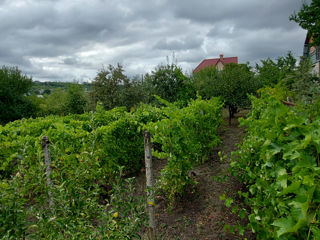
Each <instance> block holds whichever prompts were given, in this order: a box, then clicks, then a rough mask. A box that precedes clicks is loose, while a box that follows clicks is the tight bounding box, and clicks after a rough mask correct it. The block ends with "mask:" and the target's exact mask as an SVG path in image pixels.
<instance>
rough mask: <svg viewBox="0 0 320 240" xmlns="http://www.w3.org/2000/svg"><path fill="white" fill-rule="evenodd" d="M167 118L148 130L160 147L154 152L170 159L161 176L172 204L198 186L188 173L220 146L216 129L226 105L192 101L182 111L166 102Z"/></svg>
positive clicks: (213, 99) (164, 189)
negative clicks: (189, 188)
mask: <svg viewBox="0 0 320 240" xmlns="http://www.w3.org/2000/svg"><path fill="white" fill-rule="evenodd" d="M160 101H161V102H162V103H164V104H166V105H167V107H164V108H162V111H163V113H164V114H165V115H166V117H165V118H163V119H161V120H160V121H157V122H153V123H149V124H148V125H147V129H149V130H150V132H151V133H152V135H153V139H152V141H153V142H154V143H158V144H160V145H161V151H157V150H155V151H154V155H156V156H158V157H160V158H168V165H167V166H166V167H165V168H164V169H163V170H162V172H161V179H160V188H161V189H162V190H163V191H164V192H165V193H166V194H167V196H168V201H169V203H170V204H172V203H173V202H174V200H175V198H176V197H177V196H179V195H182V194H183V193H184V192H185V190H186V188H187V187H188V186H190V185H194V184H195V182H194V180H193V179H192V178H190V177H189V175H188V174H189V171H190V170H192V169H193V167H194V166H195V165H196V164H200V163H202V162H203V161H204V160H205V157H206V155H207V154H208V151H209V150H210V149H211V148H212V147H214V146H217V145H218V144H219V142H220V141H219V137H218V133H217V127H218V126H219V124H220V123H221V108H222V105H223V103H222V102H221V101H220V100H219V99H218V98H212V99H211V100H208V101H205V100H202V99H201V98H198V99H197V100H192V101H191V102H190V103H189V105H188V106H187V107H185V108H179V107H177V106H175V105H174V104H170V103H169V102H166V101H164V100H161V99H160Z"/></svg>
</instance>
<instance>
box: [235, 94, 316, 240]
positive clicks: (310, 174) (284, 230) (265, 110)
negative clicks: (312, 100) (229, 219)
mask: <svg viewBox="0 0 320 240" xmlns="http://www.w3.org/2000/svg"><path fill="white" fill-rule="evenodd" d="M272 92H277V91H276V90H274V89H271V90H270V89H265V90H262V91H261V97H260V98H255V97H251V101H252V110H251V112H250V114H249V115H248V117H247V119H245V120H244V119H242V121H241V124H242V125H246V126H247V131H248V133H247V136H246V137H245V139H244V141H243V143H242V144H241V146H240V150H238V151H237V152H235V156H236V157H235V158H234V159H233V162H232V163H231V166H232V169H233V170H234V174H235V175H236V176H238V177H239V178H240V179H241V180H242V181H243V182H244V183H245V184H246V186H247V188H248V190H249V193H250V194H249V196H248V195H245V194H244V196H247V197H246V202H247V204H248V205H249V206H250V207H251V213H250V215H249V220H250V224H249V225H250V227H251V228H252V231H254V232H257V236H258V238H259V239H319V237H320V236H319V231H320V229H319V219H320V218H319V214H320V209H319V206H320V187H319V186H320V168H319V156H320V115H319V114H317V115H313V113H312V112H310V111H308V110H307V108H306V106H305V105H301V106H299V105H297V106H295V107H292V106H291V107H289V106H286V105H284V104H283V103H282V102H281V99H279V96H278V97H275V96H274V94H272Z"/></svg>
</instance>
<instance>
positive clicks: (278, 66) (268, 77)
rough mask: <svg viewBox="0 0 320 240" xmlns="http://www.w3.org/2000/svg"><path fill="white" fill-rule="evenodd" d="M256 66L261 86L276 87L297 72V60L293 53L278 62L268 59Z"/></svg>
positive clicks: (278, 59)
mask: <svg viewBox="0 0 320 240" xmlns="http://www.w3.org/2000/svg"><path fill="white" fill-rule="evenodd" d="M261 63H262V64H261V65H258V64H256V70H257V81H258V82H259V84H260V85H261V86H275V85H276V84H277V83H279V82H281V81H282V80H283V79H285V78H286V77H288V75H290V74H292V73H293V72H294V70H295V65H296V59H295V58H294V57H293V56H292V54H291V52H289V53H288V54H287V56H285V57H279V58H277V60H276V61H273V60H272V59H270V58H268V59H266V60H262V61H261Z"/></svg>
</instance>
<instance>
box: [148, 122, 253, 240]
mask: <svg viewBox="0 0 320 240" xmlns="http://www.w3.org/2000/svg"><path fill="white" fill-rule="evenodd" d="M225 122H227V121H225ZM220 134H221V140H222V144H221V146H220V147H219V148H217V149H215V150H214V151H213V152H212V156H210V160H209V161H208V162H206V163H205V164H203V165H202V166H199V167H197V168H196V169H195V171H194V172H195V174H196V175H195V179H196V181H197V182H198V184H197V186H196V189H195V193H193V194H187V196H185V197H184V199H182V200H181V201H180V202H179V203H178V204H177V206H176V207H175V208H174V209H173V210H172V211H168V209H167V206H166V203H165V199H163V198H162V197H161V196H157V197H156V204H157V205H156V218H157V219H156V220H157V228H158V236H159V237H160V239H172V240H173V239H177V240H178V239H179V240H195V239H197V240H198V239H199V240H202V239H203V240H211V239H212V240H218V239H223V240H226V239H243V238H240V236H239V235H233V234H230V233H227V232H226V231H224V226H225V225H226V224H229V225H237V222H238V221H239V220H240V219H239V218H238V217H237V216H236V215H234V214H232V212H231V209H230V208H227V207H226V206H225V205H224V202H223V201H221V200H220V199H219V196H220V195H222V194H224V193H226V194H227V195H228V196H230V197H236V195H237V192H238V190H239V189H240V187H241V185H240V184H239V183H238V182H237V181H236V180H235V179H233V178H231V177H229V178H228V180H227V181H224V182H218V181H214V180H212V178H213V177H214V176H216V175H220V174H222V173H224V172H225V170H226V169H227V168H228V166H229V164H228V161H229V157H230V153H231V152H232V151H234V150H236V144H238V143H240V142H241V140H242V138H243V136H244V129H242V128H239V127H238V121H237V120H236V119H234V120H233V121H232V124H231V126H228V125H227V124H223V125H222V127H221V129H220ZM218 151H222V152H223V153H224V154H226V155H227V156H228V158H227V159H226V160H225V161H223V162H222V163H221V162H220V160H219V157H218ZM165 165H166V162H165V160H158V161H155V163H154V166H155V169H156V171H155V175H156V176H157V175H158V174H159V171H160V170H161V169H162V168H163V166H165ZM247 237H248V239H251V238H252V237H250V236H247Z"/></svg>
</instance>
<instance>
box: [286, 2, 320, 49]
mask: <svg viewBox="0 0 320 240" xmlns="http://www.w3.org/2000/svg"><path fill="white" fill-rule="evenodd" d="M289 19H290V20H291V21H295V22H296V23H298V24H299V25H300V26H301V27H302V28H303V29H306V30H308V31H309V33H311V34H313V44H314V45H316V46H319V45H320V0H312V2H311V3H310V5H308V4H307V3H303V4H302V7H301V9H300V11H299V12H298V13H296V12H294V13H293V14H292V15H291V16H290V18H289Z"/></svg>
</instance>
